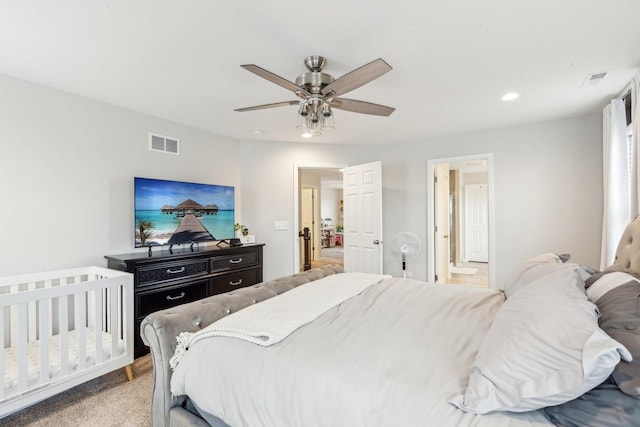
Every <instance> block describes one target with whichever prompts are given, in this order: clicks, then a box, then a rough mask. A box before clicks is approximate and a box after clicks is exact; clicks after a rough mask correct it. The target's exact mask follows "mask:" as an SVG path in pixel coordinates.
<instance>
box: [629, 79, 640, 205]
mask: <svg viewBox="0 0 640 427" xmlns="http://www.w3.org/2000/svg"><path fill="white" fill-rule="evenodd" d="M638 100H640V72H638V73H636V75H635V76H633V79H631V125H632V126H633V128H632V136H633V141H632V144H633V153H634V157H633V165H632V169H631V171H632V180H631V213H632V214H633V215H634V216H635V215H637V214H638V213H640V204H639V200H640V172H639V170H638V169H639V168H640V108H638Z"/></svg>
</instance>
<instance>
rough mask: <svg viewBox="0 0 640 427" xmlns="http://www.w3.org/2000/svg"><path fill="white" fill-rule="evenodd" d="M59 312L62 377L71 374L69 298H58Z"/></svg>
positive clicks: (65, 296)
mask: <svg viewBox="0 0 640 427" xmlns="http://www.w3.org/2000/svg"><path fill="white" fill-rule="evenodd" d="M58 306H59V308H58V310H59V317H60V330H59V332H58V333H59V334H60V375H61V376H62V377H65V376H67V375H68V374H69V296H68V295H64V296H61V297H60V298H58Z"/></svg>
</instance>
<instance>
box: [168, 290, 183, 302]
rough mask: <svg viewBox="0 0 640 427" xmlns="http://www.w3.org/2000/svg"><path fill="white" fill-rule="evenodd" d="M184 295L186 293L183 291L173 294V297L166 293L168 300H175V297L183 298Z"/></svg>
mask: <svg viewBox="0 0 640 427" xmlns="http://www.w3.org/2000/svg"><path fill="white" fill-rule="evenodd" d="M185 295H186V294H185V293H184V292H180V295H178V296H175V297H172V296H171V295H167V299H168V300H169V301H175V300H177V299H180V298H184V296H185Z"/></svg>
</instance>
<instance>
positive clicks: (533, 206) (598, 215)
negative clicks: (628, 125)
mask: <svg viewBox="0 0 640 427" xmlns="http://www.w3.org/2000/svg"><path fill="white" fill-rule="evenodd" d="M601 139H602V125H601V118H600V115H594V116H585V117H579V118H572V119H565V120H557V121H551V122H545V123H539V124H534V125H528V126H518V127H512V128H505V129H498V130H491V131H483V132H476V133H473V134H463V135H456V136H448V137H442V138H436V139H433V140H429V141H419V142H412V143H405V144H401V145H399V146H398V145H389V146H342V145H322V144H318V143H313V144H311V143H303V144H287V143H265V142H259V143H257V142H243V143H242V150H243V153H245V156H244V158H245V159H246V161H245V162H243V178H242V179H243V181H242V182H243V196H244V197H243V208H244V210H243V218H249V217H250V218H251V220H249V219H245V220H244V221H250V222H255V223H256V224H257V226H256V227H254V228H256V229H260V230H261V231H260V235H261V237H264V242H265V243H267V246H266V248H265V260H266V261H265V264H266V265H265V277H269V278H270V277H277V276H283V275H286V274H290V273H291V271H292V265H293V244H292V242H293V239H294V237H293V235H294V234H293V233H294V232H296V233H297V231H293V230H289V231H287V232H285V231H274V230H273V221H274V220H287V221H289V222H290V224H293V212H294V206H293V198H292V192H293V187H292V183H293V182H292V173H293V164H294V163H295V162H317V163H348V164H352V165H353V164H358V163H366V162H370V161H374V160H380V159H383V162H382V185H383V205H384V209H383V215H384V219H383V222H384V224H383V234H384V235H383V241H385V240H386V241H389V240H390V239H391V236H392V235H393V234H394V233H395V232H398V231H405V230H406V231H413V232H414V233H416V234H418V235H419V236H420V237H421V239H422V241H423V244H424V243H426V242H425V239H426V181H427V177H426V166H427V161H428V160H429V159H440V158H447V157H454V156H466V155H470V154H482V153H493V163H494V178H495V210H494V213H495V224H496V227H495V228H496V230H495V235H496V258H497V259H496V263H495V264H496V283H498V284H500V283H502V281H504V279H505V278H506V276H507V275H508V274H509V272H510V270H511V269H512V268H513V267H514V266H515V265H516V264H517V263H518V262H520V261H522V260H523V259H525V258H527V257H529V256H533V255H537V254H538V253H540V252H548V251H556V252H561V253H567V252H568V253H571V254H572V255H573V260H575V261H577V262H582V263H585V264H589V265H597V263H598V258H599V253H600V232H601V227H602V222H601V221H602V154H601V152H602V149H601ZM267 206H268V208H267ZM261 240H262V239H261ZM409 268H410V269H411V270H412V272H413V275H414V277H415V278H418V279H424V278H426V255H423V257H422V258H421V259H418V260H415V261H412V265H410V266H409ZM384 271H385V273H388V274H392V275H400V274H401V265H400V263H399V262H398V260H396V259H394V258H393V257H392V255H391V252H390V249H389V247H385V248H384Z"/></svg>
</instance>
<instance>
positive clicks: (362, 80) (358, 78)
mask: <svg viewBox="0 0 640 427" xmlns="http://www.w3.org/2000/svg"><path fill="white" fill-rule="evenodd" d="M391 69H392V68H391V66H390V65H389V64H387V63H386V62H384V60H383V59H382V58H378V59H376V60H375V61H373V62H370V63H368V64H366V65H363V66H362V67H360V68H356V69H355V70H353V71H351V72H349V73H347V74H345V75H344V76H342V77H340V78H338V79H337V80H334V81H333V82H332V83H330V84H328V85H327V86H325V87H324V88H323V89H322V94H323V95H325V96H340V95H342V94H344V93H347V92H349V91H352V90H354V89H357V88H359V87H360V86H362V85H364V84H367V83H369V82H370V81H371V80H374V79H377V78H378V77H380V76H381V75H383V74H384V73H386V72H388V71H390V70H391Z"/></svg>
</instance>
